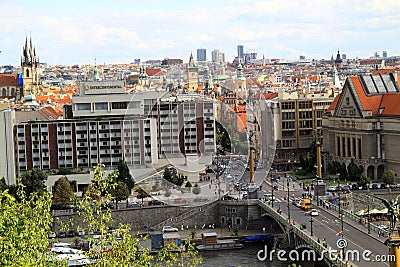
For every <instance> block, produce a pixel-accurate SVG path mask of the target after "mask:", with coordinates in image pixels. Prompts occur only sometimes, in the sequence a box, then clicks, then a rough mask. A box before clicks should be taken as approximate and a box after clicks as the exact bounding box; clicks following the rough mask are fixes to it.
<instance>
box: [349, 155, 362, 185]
mask: <svg viewBox="0 0 400 267" xmlns="http://www.w3.org/2000/svg"><path fill="white" fill-rule="evenodd" d="M347 172H348V174H349V180H352V181H356V180H358V179H359V178H360V175H361V171H360V169H359V168H358V167H357V165H356V164H355V162H354V159H351V162H350V163H349V165H348V166H347Z"/></svg>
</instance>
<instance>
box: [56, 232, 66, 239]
mask: <svg viewBox="0 0 400 267" xmlns="http://www.w3.org/2000/svg"><path fill="white" fill-rule="evenodd" d="M57 237H58V238H66V237H67V233H66V232H64V231H61V232H58V235H57Z"/></svg>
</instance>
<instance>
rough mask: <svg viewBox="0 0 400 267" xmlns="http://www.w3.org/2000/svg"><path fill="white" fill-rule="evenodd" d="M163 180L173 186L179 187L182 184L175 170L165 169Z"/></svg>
mask: <svg viewBox="0 0 400 267" xmlns="http://www.w3.org/2000/svg"><path fill="white" fill-rule="evenodd" d="M163 179H164V180H166V181H168V182H170V183H172V184H174V185H179V186H181V185H182V184H183V178H182V177H181V176H178V174H177V173H176V170H175V169H171V168H168V167H165V169H164V174H163Z"/></svg>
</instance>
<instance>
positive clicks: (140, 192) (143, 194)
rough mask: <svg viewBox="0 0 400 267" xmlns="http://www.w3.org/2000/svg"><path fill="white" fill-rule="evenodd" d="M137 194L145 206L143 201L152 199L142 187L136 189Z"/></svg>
mask: <svg viewBox="0 0 400 267" xmlns="http://www.w3.org/2000/svg"><path fill="white" fill-rule="evenodd" d="M136 193H137V196H136V197H137V198H138V199H141V200H142V204H143V199H144V198H146V197H150V195H149V194H147V192H146V191H144V190H143V189H142V188H141V187H139V186H138V188H137V189H136Z"/></svg>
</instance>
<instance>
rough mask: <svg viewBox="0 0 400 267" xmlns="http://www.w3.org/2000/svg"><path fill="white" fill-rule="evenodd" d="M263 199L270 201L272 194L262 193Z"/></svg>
mask: <svg viewBox="0 0 400 267" xmlns="http://www.w3.org/2000/svg"><path fill="white" fill-rule="evenodd" d="M264 198H265V200H269V201H272V200H273V199H274V196H273V195H272V194H264Z"/></svg>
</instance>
